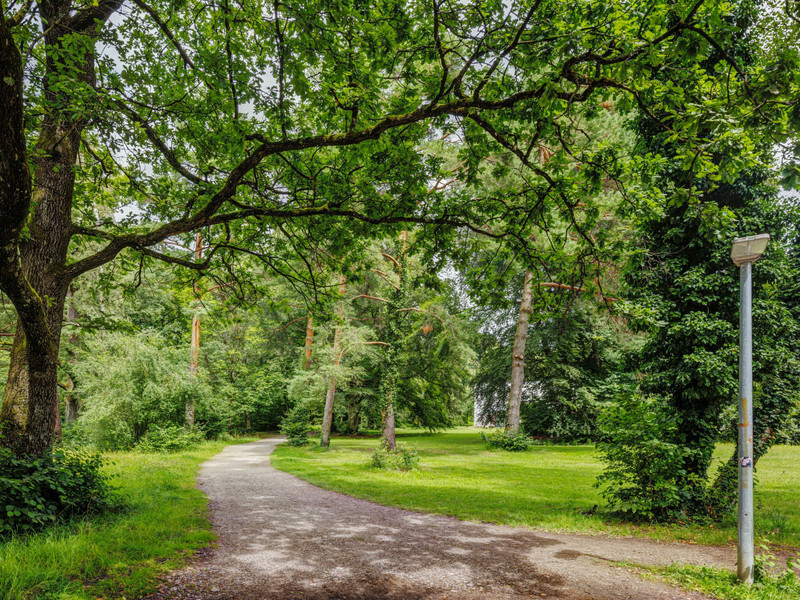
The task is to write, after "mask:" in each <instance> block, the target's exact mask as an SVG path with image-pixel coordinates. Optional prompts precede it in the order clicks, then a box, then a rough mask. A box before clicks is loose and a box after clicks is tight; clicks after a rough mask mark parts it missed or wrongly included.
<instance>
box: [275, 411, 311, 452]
mask: <svg viewBox="0 0 800 600" xmlns="http://www.w3.org/2000/svg"><path fill="white" fill-rule="evenodd" d="M281 433H282V434H283V435H285V436H286V440H287V443H288V444H289V445H290V446H305V445H306V444H307V443H308V420H307V418H306V412H305V411H304V410H303V409H302V407H301V406H300V405H298V406H296V407H295V408H294V409H293V410H292V411H291V412H290V413H289V414H288V415H286V417H285V418H284V419H283V422H282V423H281Z"/></svg>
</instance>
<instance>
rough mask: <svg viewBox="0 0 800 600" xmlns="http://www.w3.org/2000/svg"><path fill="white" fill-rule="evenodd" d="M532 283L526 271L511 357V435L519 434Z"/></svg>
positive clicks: (507, 426)
mask: <svg viewBox="0 0 800 600" xmlns="http://www.w3.org/2000/svg"><path fill="white" fill-rule="evenodd" d="M532 282H533V273H532V272H531V271H529V270H526V271H525V282H524V284H523V286H522V301H521V302H520V305H519V318H518V319H517V331H516V333H515V334H514V348H513V350H512V352H513V354H512V357H511V391H510V393H509V395H508V416H507V418H506V431H507V432H509V433H518V432H519V408H520V404H521V403H522V386H523V384H524V383H525V342H527V340H528V321H529V320H530V316H531V306H532V304H533V285H532Z"/></svg>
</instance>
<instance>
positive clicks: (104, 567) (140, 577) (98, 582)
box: [0, 440, 250, 600]
mask: <svg viewBox="0 0 800 600" xmlns="http://www.w3.org/2000/svg"><path fill="white" fill-rule="evenodd" d="M240 441H250V440H240ZM228 445H230V442H207V443H205V444H203V445H202V446H199V447H198V448H195V449H193V450H187V451H183V452H178V453H175V454H141V453H135V452H128V453H111V454H108V455H107V460H108V461H110V462H109V464H108V465H107V466H106V467H105V468H106V469H107V471H108V472H109V474H110V475H111V476H112V482H113V484H114V485H116V486H117V487H118V489H119V492H120V494H121V496H122V497H123V498H124V501H125V502H126V504H127V508H126V509H125V510H124V511H122V512H120V513H119V514H114V515H109V516H106V517H101V518H96V519H93V520H88V521H83V522H79V523H74V524H71V525H61V526H57V527H55V528H52V529H50V530H47V531H45V532H42V533H40V534H36V535H31V536H27V537H18V538H14V539H11V540H9V541H6V542H5V543H2V544H0V598H3V599H4V600H6V599H8V600H34V599H35V600H88V599H92V600H95V599H97V598H114V599H117V600H121V599H123V598H134V597H137V596H139V595H143V594H145V593H147V592H149V591H152V590H153V589H154V586H155V582H156V578H157V576H158V575H159V574H161V573H164V572H166V571H168V570H170V569H174V568H176V567H178V566H180V565H181V564H182V563H183V562H184V561H185V560H186V558H188V557H189V556H191V555H192V554H193V553H194V551H195V550H196V549H198V548H201V547H203V546H206V545H208V544H209V543H210V542H211V541H212V540H213V539H214V535H213V534H212V533H211V530H210V523H209V521H208V517H207V511H206V498H205V496H204V495H203V494H202V493H201V492H200V491H199V490H198V489H196V488H195V475H196V474H197V469H198V466H199V465H200V463H202V462H203V461H205V460H207V459H208V458H210V457H211V456H213V455H215V454H217V453H218V452H219V451H221V450H222V449H223V448H224V447H225V446H228Z"/></svg>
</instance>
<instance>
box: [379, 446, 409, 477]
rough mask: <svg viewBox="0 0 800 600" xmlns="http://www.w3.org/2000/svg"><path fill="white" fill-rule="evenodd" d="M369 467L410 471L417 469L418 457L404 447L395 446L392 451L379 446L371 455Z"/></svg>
mask: <svg viewBox="0 0 800 600" xmlns="http://www.w3.org/2000/svg"><path fill="white" fill-rule="evenodd" d="M371 465H372V466H373V467H374V468H375V469H386V470H389V471H411V470H413V469H416V468H417V467H419V456H418V455H417V452H416V451H415V450H412V449H411V448H408V447H406V446H397V447H396V448H395V449H394V450H390V449H389V448H387V447H386V446H381V447H380V448H378V449H377V450H375V452H373V453H372V457H371Z"/></svg>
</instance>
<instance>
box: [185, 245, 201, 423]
mask: <svg viewBox="0 0 800 600" xmlns="http://www.w3.org/2000/svg"><path fill="white" fill-rule="evenodd" d="M194 255H195V258H196V259H197V261H198V262H199V261H200V260H202V258H203V234H202V233H200V232H199V231H198V232H197V237H196V239H195V245H194ZM195 293H196V296H197V297H196V299H197V300H198V301H199V300H200V296H201V294H200V293H199V292H197V288H195ZM199 369H200V317H198V316H197V314H193V315H192V341H191V345H190V348H189V374H190V375H191V376H192V377H197V371H198V370H199ZM185 416H186V427H187V428H188V429H193V428H194V399H193V398H190V399H189V400H187V401H186V409H185Z"/></svg>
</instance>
